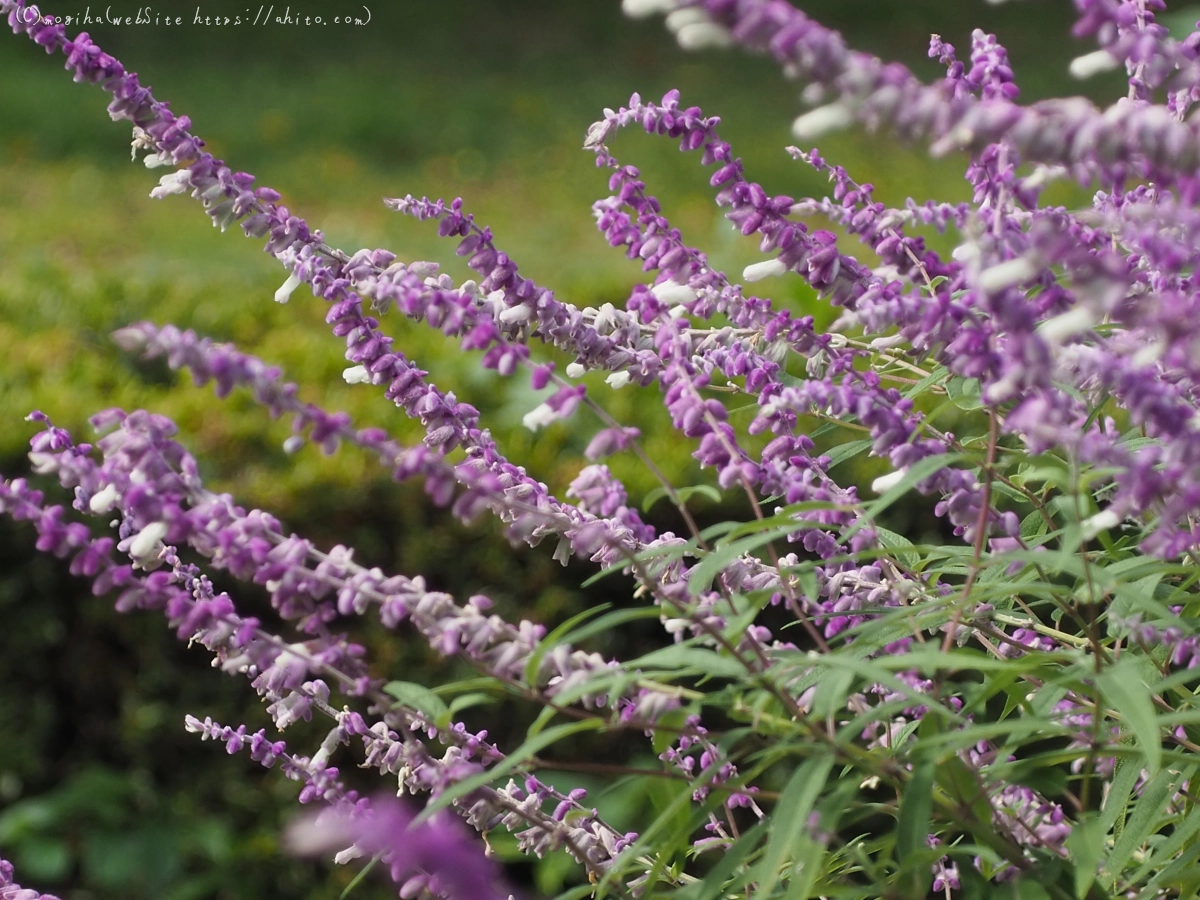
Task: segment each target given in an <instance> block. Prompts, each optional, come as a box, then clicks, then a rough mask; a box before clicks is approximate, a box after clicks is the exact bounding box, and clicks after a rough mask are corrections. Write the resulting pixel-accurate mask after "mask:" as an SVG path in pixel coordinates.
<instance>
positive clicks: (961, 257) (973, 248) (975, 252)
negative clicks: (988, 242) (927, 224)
mask: <svg viewBox="0 0 1200 900" xmlns="http://www.w3.org/2000/svg"><path fill="white" fill-rule="evenodd" d="M950 256H951V257H953V258H954V259H956V260H958V261H959V262H961V263H965V262H970V261H971V260H973V259H976V258H978V256H979V245H978V244H974V243H972V242H971V241H967V243H965V244H959V245H958V246H957V247H955V248H954V249H953V250H951V251H950Z"/></svg>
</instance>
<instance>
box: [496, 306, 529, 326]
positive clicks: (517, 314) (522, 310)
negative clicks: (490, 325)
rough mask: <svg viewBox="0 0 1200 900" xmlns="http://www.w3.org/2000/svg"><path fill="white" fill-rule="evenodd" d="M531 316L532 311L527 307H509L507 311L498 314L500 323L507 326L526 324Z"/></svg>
mask: <svg viewBox="0 0 1200 900" xmlns="http://www.w3.org/2000/svg"><path fill="white" fill-rule="evenodd" d="M532 315H533V310H531V309H530V308H529V307H528V306H524V305H519V306H510V307H509V308H508V309H506V310H504V311H503V312H501V313H500V316H499V318H500V321H501V322H503V323H504V324H506V325H508V324H510V323H512V322H528V321H529V319H530V317H531V316H532Z"/></svg>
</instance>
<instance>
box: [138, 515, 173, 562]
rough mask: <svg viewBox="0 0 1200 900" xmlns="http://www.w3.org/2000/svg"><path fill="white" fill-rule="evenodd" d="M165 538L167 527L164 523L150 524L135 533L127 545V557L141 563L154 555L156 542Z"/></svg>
mask: <svg viewBox="0 0 1200 900" xmlns="http://www.w3.org/2000/svg"><path fill="white" fill-rule="evenodd" d="M166 536H167V526H166V523H164V522H151V523H150V524H149V525H147V526H146V527H145V528H143V529H142V530H141V531H139V532H138V533H137V536H136V537H134V539H133V541H132V542H131V543H130V544H129V555H130V557H132V558H133V559H135V560H138V561H141V560H144V559H148V558H149V557H151V556H153V555H154V551H155V548H156V547H157V546H158V542H159V541H161V540H162V539H163V538H164V537H166Z"/></svg>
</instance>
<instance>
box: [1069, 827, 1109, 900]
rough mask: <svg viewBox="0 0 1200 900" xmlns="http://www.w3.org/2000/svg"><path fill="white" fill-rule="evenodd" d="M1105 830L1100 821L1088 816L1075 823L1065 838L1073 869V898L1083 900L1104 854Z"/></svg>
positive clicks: (1090, 887) (1094, 878)
mask: <svg viewBox="0 0 1200 900" xmlns="http://www.w3.org/2000/svg"><path fill="white" fill-rule="evenodd" d="M1104 838H1105V829H1104V827H1103V826H1102V825H1101V823H1100V820H1099V819H1098V818H1096V817H1095V816H1094V815H1089V816H1086V817H1084V818H1081V819H1079V820H1078V821H1076V823H1075V825H1074V827H1072V829H1071V833H1070V834H1069V835H1068V836H1067V849H1068V850H1070V851H1071V862H1072V863H1073V864H1074V867H1075V896H1076V897H1078V898H1079V900H1084V898H1085V897H1086V896H1087V893H1088V891H1090V890H1091V889H1092V882H1094V881H1095V880H1096V874H1097V873H1098V871H1099V868H1100V857H1101V856H1102V855H1103V854H1104Z"/></svg>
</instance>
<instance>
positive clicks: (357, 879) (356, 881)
mask: <svg viewBox="0 0 1200 900" xmlns="http://www.w3.org/2000/svg"><path fill="white" fill-rule="evenodd" d="M381 856H383V851H382V850H380V851H379V852H378V853H376V854H375V855H374V856H372V857H371V861H370V862H369V863H367V864H366V865H365V866H363V867H362V869H361V870H360V871H359V873H358V874H357V875H355V876H354V878H353V880H351V882H350V883H349V884H348V885H346V889H345V890H344V891H342V892H341V893H340V894H339V895H338V900H346V898H347V897H349V896H350V894H351V892H353V890H354V889H355V888H356V887H358V886H359V884H361V883H362V880H363V879H364V878H366V877H367V874H368V873H369V872H370V871H371V870H372V869H374V868H375V865H376V864H377V863H378V862H379V858H380V857H381Z"/></svg>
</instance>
